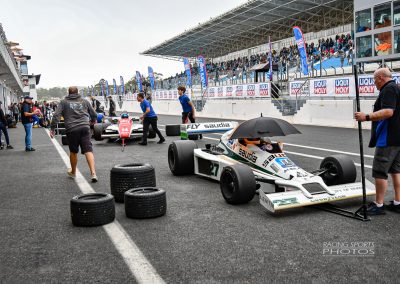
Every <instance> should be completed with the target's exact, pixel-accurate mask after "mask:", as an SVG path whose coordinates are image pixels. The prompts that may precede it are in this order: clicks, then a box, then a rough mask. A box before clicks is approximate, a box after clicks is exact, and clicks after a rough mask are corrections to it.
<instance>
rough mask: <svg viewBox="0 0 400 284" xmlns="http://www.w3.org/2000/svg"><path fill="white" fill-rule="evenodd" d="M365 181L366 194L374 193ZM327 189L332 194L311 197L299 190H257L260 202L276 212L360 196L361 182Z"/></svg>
mask: <svg viewBox="0 0 400 284" xmlns="http://www.w3.org/2000/svg"><path fill="white" fill-rule="evenodd" d="M365 182H366V191H367V195H374V194H375V186H374V185H373V184H372V183H371V182H370V181H368V180H365ZM329 189H330V191H331V192H333V194H329V193H328V192H324V193H318V194H315V195H312V197H311V198H310V197H307V196H306V195H305V194H304V193H303V191H301V190H293V191H285V192H277V193H267V194H266V193H264V192H263V191H262V190H259V193H260V204H261V205H262V206H263V207H264V208H265V209H267V210H268V211H270V212H276V211H280V210H284V209H289V208H296V207H303V206H310V205H316V204H321V203H328V202H332V201H338V200H345V199H351V198H357V197H361V196H362V185H361V182H356V183H349V184H342V185H335V186H330V187H329Z"/></svg>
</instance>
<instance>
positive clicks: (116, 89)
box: [113, 79, 118, 95]
mask: <svg viewBox="0 0 400 284" xmlns="http://www.w3.org/2000/svg"><path fill="white" fill-rule="evenodd" d="M113 86H114V95H117V94H118V88H117V82H116V81H115V79H113Z"/></svg>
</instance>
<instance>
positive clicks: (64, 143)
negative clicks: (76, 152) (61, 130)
mask: <svg viewBox="0 0 400 284" xmlns="http://www.w3.org/2000/svg"><path fill="white" fill-rule="evenodd" d="M61 144H63V145H68V138H67V136H65V135H63V136H61Z"/></svg>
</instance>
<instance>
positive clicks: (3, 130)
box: [0, 122, 10, 145]
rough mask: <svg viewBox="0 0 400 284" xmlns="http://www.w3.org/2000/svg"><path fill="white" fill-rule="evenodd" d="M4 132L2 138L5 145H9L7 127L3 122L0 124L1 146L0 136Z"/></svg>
mask: <svg viewBox="0 0 400 284" xmlns="http://www.w3.org/2000/svg"><path fill="white" fill-rule="evenodd" d="M2 132H4V136H5V137H6V143H7V145H10V138H9V137H8V131H7V127H6V126H5V125H4V123H3V122H0V145H1V134H2Z"/></svg>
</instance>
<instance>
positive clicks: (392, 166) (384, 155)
mask: <svg viewBox="0 0 400 284" xmlns="http://www.w3.org/2000/svg"><path fill="white" fill-rule="evenodd" d="M388 173H390V174H398V173H400V147H398V146H389V147H385V148H381V147H377V148H376V149H375V156H374V162H373V164H372V176H373V177H374V178H380V179H387V178H388Z"/></svg>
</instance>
